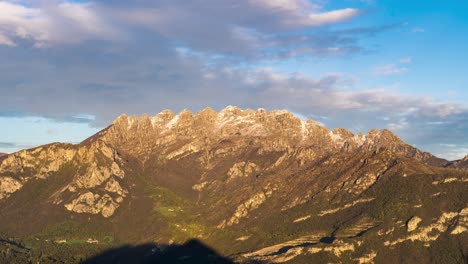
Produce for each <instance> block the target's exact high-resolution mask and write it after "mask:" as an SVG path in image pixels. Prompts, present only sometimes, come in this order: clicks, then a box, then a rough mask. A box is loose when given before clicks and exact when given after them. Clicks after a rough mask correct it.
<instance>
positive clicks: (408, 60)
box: [400, 57, 413, 64]
mask: <svg viewBox="0 0 468 264" xmlns="http://www.w3.org/2000/svg"><path fill="white" fill-rule="evenodd" d="M412 62H413V58H411V57H406V58H401V59H400V63H401V64H409V63H412Z"/></svg>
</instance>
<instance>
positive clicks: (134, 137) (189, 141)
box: [0, 106, 468, 263]
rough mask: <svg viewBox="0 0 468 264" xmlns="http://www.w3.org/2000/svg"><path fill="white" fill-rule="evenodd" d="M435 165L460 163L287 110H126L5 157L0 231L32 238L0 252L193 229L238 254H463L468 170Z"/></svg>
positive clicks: (358, 257) (176, 237)
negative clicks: (74, 138)
mask: <svg viewBox="0 0 468 264" xmlns="http://www.w3.org/2000/svg"><path fill="white" fill-rule="evenodd" d="M460 162H461V163H460V164H462V163H463V160H462V161H460ZM444 167H457V168H458V167H462V166H461V165H460V166H455V165H451V164H450V163H449V162H447V161H445V160H442V159H439V158H437V157H434V156H433V155H431V154H430V153H426V152H422V151H420V150H418V149H416V148H414V147H412V146H410V145H408V144H406V143H405V142H403V141H402V140H401V139H400V138H398V137H397V136H396V135H394V134H393V133H391V132H390V131H388V130H371V131H369V132H368V133H367V134H357V135H356V134H353V133H352V132H350V131H348V130H346V129H334V130H331V131H330V130H329V129H327V128H325V127H323V126H322V125H321V124H319V123H317V122H315V121H312V120H307V121H306V120H301V119H299V118H297V117H295V116H294V115H293V114H291V113H290V112H288V111H284V110H274V111H269V112H268V111H266V110H264V109H258V110H251V109H247V110H242V109H239V108H237V107H233V106H229V107H227V108H225V109H223V110H222V111H220V112H216V111H214V110H212V109H211V108H206V109H204V110H202V111H200V112H198V113H195V114H194V113H191V112H190V111H188V110H184V111H182V112H180V113H178V114H174V113H173V112H172V111H170V110H165V111H163V112H161V113H159V114H157V115H156V116H152V117H150V116H148V115H143V116H141V117H136V116H127V115H121V116H120V117H119V118H117V119H116V120H115V121H114V122H113V123H112V124H111V125H110V126H109V127H107V128H106V129H104V130H102V131H100V132H99V133H97V134H96V135H94V136H92V137H90V138H88V139H86V140H85V141H83V142H82V143H80V144H77V145H71V144H60V143H54V144H50V145H45V146H41V147H38V148H34V149H30V150H23V151H20V152H17V153H13V154H10V155H7V156H2V157H0V234H5V236H6V237H5V239H4V240H3V241H10V240H7V239H6V238H7V237H8V238H9V237H11V238H14V241H15V243H16V244H18V245H23V244H24V245H26V246H25V248H26V249H27V250H26V249H25V250H23V251H21V250H20V251H18V252H22V253H21V254H20V253H18V254H19V255H18V256H16V255H11V253H7V250H4V251H1V248H0V252H3V253H2V254H4V256H5V258H12V259H14V258H20V257H21V258H25V259H29V260H42V261H43V260H44V259H46V258H51V259H56V260H60V261H64V262H79V261H80V258H83V256H84V257H88V256H91V255H94V254H96V253H99V251H101V250H104V249H108V248H111V247H116V246H119V245H122V244H126V243H133V244H138V243H143V242H152V243H158V244H166V245H167V244H171V243H185V242H186V241H189V240H190V239H199V240H201V241H203V242H204V243H206V244H207V245H211V246H213V247H215V249H216V250H218V251H219V252H220V253H221V254H222V255H225V256H229V257H230V258H231V259H233V260H234V261H236V262H247V263H248V262H251V261H265V262H267V263H270V262H272V263H281V262H290V263H310V262H351V263H352V262H356V263H371V262H376V263H395V262H399V261H400V260H401V259H402V258H403V257H404V256H408V250H411V256H414V260H415V261H419V262H420V261H422V262H431V261H434V262H441V263H442V262H444V263H447V262H446V261H449V262H450V261H458V262H462V261H463V260H466V256H467V255H468V254H467V253H468V252H467V251H468V249H467V247H466V245H467V244H468V243H467V242H468V236H467V235H468V234H467V232H466V231H467V230H468V206H467V201H468V197H467V195H468V193H467V186H466V184H467V182H468V172H466V171H465V170H460V169H450V168H444ZM13 244H14V243H13ZM11 245H12V243H9V244H8V245H6V246H5V247H10V246H11ZM8 252H11V250H9V251H8ZM39 253H40V254H39ZM144 254H165V253H164V250H160V249H159V248H158V250H153V249H151V250H150V251H148V252H145V253H144ZM79 256H81V257H79ZM81 260H83V259H81Z"/></svg>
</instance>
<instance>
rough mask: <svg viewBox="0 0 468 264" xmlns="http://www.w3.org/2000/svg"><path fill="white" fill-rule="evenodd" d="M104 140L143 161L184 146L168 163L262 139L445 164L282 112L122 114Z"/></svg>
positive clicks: (383, 137)
mask: <svg viewBox="0 0 468 264" xmlns="http://www.w3.org/2000/svg"><path fill="white" fill-rule="evenodd" d="M105 138H106V140H107V141H108V142H112V143H114V144H119V145H122V146H123V148H126V146H125V145H127V146H129V149H128V151H130V152H133V154H135V155H137V156H140V157H141V158H142V159H144V158H145V156H147V154H148V153H149V152H151V151H153V150H154V149H157V148H158V147H160V146H166V145H168V144H172V143H174V142H181V141H187V142H189V143H188V144H186V145H184V146H183V147H182V148H179V149H178V150H177V151H174V152H171V153H167V154H168V156H167V157H168V158H169V159H171V158H175V157H177V156H181V155H184V154H187V153H194V152H200V151H206V150H207V148H210V146H212V145H213V144H215V143H216V142H218V141H220V140H223V139H236V140H237V139H244V141H248V140H251V139H266V141H265V144H264V146H263V147H264V149H265V150H287V149H292V148H295V147H312V146H315V147H317V149H320V151H323V152H330V153H332V152H337V151H350V152H351V151H354V150H359V149H363V150H367V151H371V150H372V151H378V150H379V149H381V148H386V149H389V150H391V151H393V152H397V153H399V154H403V155H405V156H408V157H413V158H415V159H417V160H421V161H423V162H427V163H444V162H446V161H444V160H440V159H437V158H435V157H434V156H432V155H431V154H429V153H426V152H422V151H420V150H418V149H416V148H414V147H412V146H410V145H408V144H406V143H404V142H403V141H401V140H400V139H399V138H398V137H397V136H396V135H394V134H393V133H391V132H390V131H388V130H371V131H369V133H367V134H358V135H355V134H353V133H352V132H351V131H348V130H346V129H335V130H333V131H330V130H328V129H327V128H325V127H323V126H321V125H320V124H319V123H317V122H315V121H313V120H301V119H299V118H297V117H295V116H294V115H293V114H291V113H290V112H288V111H285V110H274V111H271V112H267V111H265V110H264V109H258V110H256V111H255V110H251V109H247V110H241V109H239V108H237V107H233V106H228V107H227V108H225V109H223V110H222V111H220V112H219V113H217V112H215V111H214V110H212V109H211V108H206V109H204V110H202V111H200V112H198V113H196V114H193V113H191V112H190V111H188V110H183V111H182V112H180V113H179V114H177V115H176V114H174V113H173V112H172V111H170V110H165V111H163V112H161V113H159V114H157V115H156V116H153V117H150V116H148V115H143V116H141V117H140V118H138V117H136V116H130V117H129V116H127V115H125V114H124V115H121V116H120V117H119V118H117V119H116V120H115V121H114V123H113V125H112V126H111V127H110V128H109V129H108V130H107V131H106V132H105ZM130 148H131V149H130Z"/></svg>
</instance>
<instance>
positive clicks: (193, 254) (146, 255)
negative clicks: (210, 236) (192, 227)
mask: <svg viewBox="0 0 468 264" xmlns="http://www.w3.org/2000/svg"><path fill="white" fill-rule="evenodd" d="M82 263H83V264H96V263H100V264H101V263H104V264H106V263H113V264H126V263H142V264H147V263H148V264H149V263H158V264H159V263H161V264H162V263H174V264H178V263H185V264H187V263H190V264H192V263H195V264H198V263H200V264H202V263H206V264H210V263H212V264H215V263H216V264H217V263H220V264H231V263H232V264H233V263H234V262H233V261H232V260H230V259H228V258H226V257H223V256H221V255H220V254H219V253H217V252H216V251H215V250H214V249H212V248H210V247H208V246H207V245H205V244H203V243H202V242H200V241H199V240H196V239H193V240H190V241H188V242H186V243H185V244H182V245H177V244H172V245H159V244H155V243H147V244H141V245H136V246H134V245H125V246H122V247H119V248H113V249H109V250H106V251H104V252H103V253H101V254H99V255H96V256H94V257H91V258H89V259H88V260H85V261H83V262H82Z"/></svg>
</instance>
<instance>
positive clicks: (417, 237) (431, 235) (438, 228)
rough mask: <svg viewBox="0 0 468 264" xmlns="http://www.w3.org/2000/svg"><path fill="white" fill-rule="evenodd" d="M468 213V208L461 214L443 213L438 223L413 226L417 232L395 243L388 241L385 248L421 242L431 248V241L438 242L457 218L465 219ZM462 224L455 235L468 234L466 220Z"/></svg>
mask: <svg viewBox="0 0 468 264" xmlns="http://www.w3.org/2000/svg"><path fill="white" fill-rule="evenodd" d="M467 213H468V208H464V209H463V210H461V211H460V212H448V213H443V214H442V215H441V216H440V217H439V218H438V219H437V221H435V222H433V223H432V224H430V225H427V226H424V227H420V228H417V227H415V225H414V224H413V225H411V227H412V228H415V229H414V230H413V231H416V232H412V233H411V234H410V235H408V236H406V237H403V238H399V239H397V240H394V241H386V242H385V243H384V245H385V246H394V245H396V244H399V243H402V242H404V241H421V242H423V243H424V244H425V246H427V247H428V246H430V242H431V241H434V240H436V239H437V238H439V236H440V235H441V234H442V233H443V232H445V231H447V229H448V227H449V225H450V223H451V221H453V220H454V219H455V218H458V219H460V218H461V219H465V217H466V215H467ZM416 219H417V218H416ZM414 222H417V223H419V222H418V221H417V220H415V221H414ZM461 222H462V223H461V225H460V228H459V229H458V230H457V229H454V230H457V231H455V233H454V234H459V233H463V232H466V230H467V228H466V225H465V222H464V220H462V221H461ZM416 226H417V225H416ZM409 227H410V226H408V230H410V228H409ZM416 228H417V229H416ZM452 232H453V231H452Z"/></svg>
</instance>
